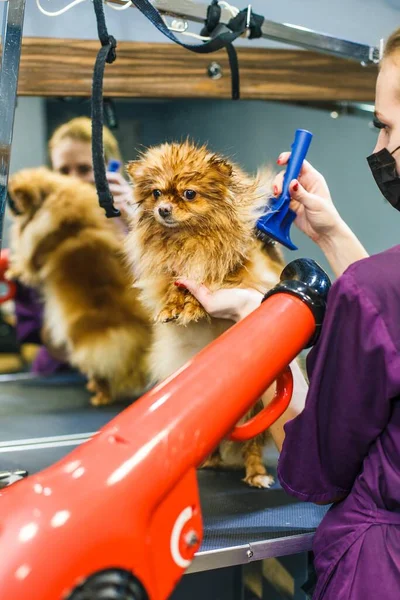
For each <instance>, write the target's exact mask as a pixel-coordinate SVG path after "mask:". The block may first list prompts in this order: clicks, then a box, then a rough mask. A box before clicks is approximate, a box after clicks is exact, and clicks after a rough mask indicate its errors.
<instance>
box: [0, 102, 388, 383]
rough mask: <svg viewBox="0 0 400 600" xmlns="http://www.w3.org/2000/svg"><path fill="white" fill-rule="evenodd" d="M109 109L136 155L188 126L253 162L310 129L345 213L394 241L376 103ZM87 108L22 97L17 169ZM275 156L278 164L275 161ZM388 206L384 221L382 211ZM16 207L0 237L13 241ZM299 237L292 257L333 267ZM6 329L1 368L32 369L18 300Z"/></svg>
mask: <svg viewBox="0 0 400 600" xmlns="http://www.w3.org/2000/svg"><path fill="white" fill-rule="evenodd" d="M109 106H111V107H112V110H111V111H110V110H109V107H108V108H107V110H106V114H109V116H111V121H114V123H113V125H114V129H113V133H114V135H115V136H116V138H117V140H118V143H119V145H120V149H121V153H122V156H123V160H124V161H128V160H132V159H134V158H135V157H136V156H137V153H138V151H140V149H141V148H143V147H147V146H149V145H157V144H159V143H161V142H163V141H171V140H181V139H184V138H185V137H186V136H189V137H190V138H192V139H193V140H195V141H197V142H200V143H207V144H208V145H209V147H210V148H211V149H212V150H214V151H216V152H220V153H222V154H224V155H226V156H227V157H229V158H230V159H232V160H233V161H236V162H237V163H238V164H239V165H240V166H241V167H242V168H244V169H246V170H248V171H249V172H254V171H256V169H257V168H258V167H260V166H262V165H265V164H268V163H269V164H272V165H274V164H275V160H276V158H277V156H278V154H279V153H280V152H281V151H283V150H285V149H288V148H289V147H290V144H291V143H292V140H293V135H294V131H295V130H296V129H297V128H305V129H309V130H310V131H312V132H313V134H314V139H313V142H312V145H311V148H310V151H309V159H310V161H311V162H312V163H314V164H315V166H316V167H317V168H318V169H319V170H320V171H322V173H324V175H325V177H326V179H327V180H328V182H329V185H330V188H331V192H332V196H333V198H334V200H335V203H336V205H337V207H338V209H339V211H340V212H341V214H342V216H343V217H344V219H345V220H346V221H347V222H348V223H349V225H350V227H352V228H353V229H354V231H355V232H356V233H357V235H358V236H359V237H360V239H361V240H362V241H363V242H364V244H365V245H366V247H367V249H368V250H369V251H370V252H378V251H380V250H382V249H384V248H385V247H387V246H388V245H389V244H393V245H394V244H395V243H397V225H396V223H395V221H394V222H393V219H392V216H393V215H392V212H391V209H390V207H387V206H385V204H384V201H383V200H382V199H381V198H380V196H379V191H378V190H377V189H376V187H375V185H374V183H373V180H372V178H371V177H370V174H369V172H368V167H367V164H366V161H365V156H367V155H368V154H369V153H370V151H371V150H372V149H373V147H374V145H375V139H376V134H375V132H374V131H373V130H372V129H371V123H370V122H371V120H372V117H371V112H370V111H371V106H370V105H352V104H349V105H334V104H332V103H331V104H321V103H320V104H317V105H314V106H312V105H310V104H305V103H303V104H301V103H297V104H291V103H283V102H280V103H279V102H267V101H257V100H255V101H253V100H248V101H240V102H237V103H235V102H232V101H230V100H201V99H196V100H186V99H177V100H165V99H153V100H142V99H140V100H139V99H138V100H134V99H116V100H114V101H113V102H112V104H111V105H109ZM84 115H86V116H88V115H90V102H89V100H87V99H73V98H67V99H57V98H40V97H29V98H27V97H20V98H19V100H18V105H17V110H16V118H15V129H14V141H13V146H12V156H11V173H12V172H15V171H18V170H19V169H22V168H24V167H33V166H39V165H43V164H49V162H48V154H47V140H48V138H49V137H50V136H51V134H52V133H53V131H54V130H55V129H56V128H57V127H58V126H59V125H60V124H62V123H64V122H66V121H68V120H70V119H72V118H73V117H76V116H84ZM275 166H276V165H275ZM377 210H379V211H381V213H382V214H381V215H380V221H379V222H380V228H379V230H377V229H376V225H375V221H376V219H375V213H376V211H377ZM9 224H10V219H9V215H7V218H6V225H5V231H4V243H3V247H4V248H7V247H8V243H9V236H8V228H9ZM292 239H293V241H294V243H295V244H296V245H297V246H298V247H299V250H298V251H297V252H290V251H289V250H287V251H285V259H286V260H288V261H290V260H292V259H293V258H296V257H300V256H308V257H311V258H314V259H316V260H317V261H318V262H319V263H320V264H321V266H323V267H324V268H326V269H327V270H328V271H329V267H328V265H327V263H326V261H325V259H324V257H323V256H322V254H321V253H320V252H319V250H318V248H317V247H316V246H315V245H314V244H312V242H311V241H310V240H308V239H307V238H305V236H303V235H302V234H301V233H300V232H298V231H297V230H296V229H295V228H293V231H292ZM0 310H1V315H2V321H1V323H2V324H1V325H0V330H1V327H2V328H3V329H2V331H3V334H4V335H2V336H0V344H1V346H0V372H1V373H11V372H27V371H29V369H30V368H31V363H32V359H33V357H34V356H36V353H37V351H38V346H37V344H32V343H26V344H22V345H20V344H18V343H17V341H16V340H15V330H14V329H13V326H14V325H15V312H14V305H13V302H10V301H9V302H6V303H4V304H2V305H1V307H0Z"/></svg>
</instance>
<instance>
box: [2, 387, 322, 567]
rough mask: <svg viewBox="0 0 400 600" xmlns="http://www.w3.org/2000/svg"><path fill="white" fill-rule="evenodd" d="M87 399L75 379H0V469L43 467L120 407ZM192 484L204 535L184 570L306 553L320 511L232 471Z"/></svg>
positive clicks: (208, 475) (209, 473)
mask: <svg viewBox="0 0 400 600" xmlns="http://www.w3.org/2000/svg"><path fill="white" fill-rule="evenodd" d="M88 398H89V395H88V393H87V392H86V390H85V389H84V385H83V382H82V379H81V378H79V377H77V376H56V377H53V378H49V379H47V380H43V379H40V378H32V377H30V376H23V375H22V376H18V375H17V376H1V375H0V470H9V469H15V468H22V469H26V470H27V471H29V472H30V473H33V472H35V471H38V470H40V469H43V468H44V467H46V466H48V465H50V464H52V463H54V462H55V461H57V460H58V459H60V458H61V457H62V456H65V455H66V454H67V453H68V452H69V451H71V450H72V449H73V448H74V447H76V445H77V444H78V443H80V442H81V440H83V439H86V438H87V437H89V436H90V435H91V434H93V433H94V432H95V431H97V430H98V429H99V428H100V427H102V426H103V425H104V424H106V423H107V422H108V421H110V419H112V417H113V416H114V415H116V414H117V413H118V412H119V411H121V410H122V409H123V408H124V405H123V404H116V405H113V406H108V407H102V408H93V407H91V406H90V405H89V401H88ZM275 460H276V457H275ZM270 471H272V472H274V467H273V463H272V467H271V468H270ZM198 481H199V486H200V496H201V505H202V512H203V519H204V534H205V536H204V542H203V545H202V547H201V549H200V551H199V552H198V554H197V557H196V559H195V560H194V561H193V563H192V565H191V567H190V568H189V572H192V573H193V572H196V571H205V570H209V569H215V568H219V567H228V566H232V565H238V564H245V563H247V562H249V561H254V560H261V559H264V558H270V557H274V556H283V555H287V554H296V553H298V552H304V551H307V550H310V549H311V541H312V536H313V534H314V531H315V529H316V527H317V526H318V524H319V523H320V521H321V519H322V517H323V515H324V514H325V512H326V508H325V507H318V506H314V505H312V504H306V503H302V502H298V501H297V500H295V499H294V498H291V497H289V496H287V495H286V494H285V492H284V491H283V490H282V489H281V488H280V487H279V485H278V484H275V485H274V486H273V487H272V488H271V489H269V490H258V489H251V488H249V487H247V486H246V485H245V484H244V483H242V482H241V473H239V472H237V471H236V472H235V471H232V472H228V471H199V472H198Z"/></svg>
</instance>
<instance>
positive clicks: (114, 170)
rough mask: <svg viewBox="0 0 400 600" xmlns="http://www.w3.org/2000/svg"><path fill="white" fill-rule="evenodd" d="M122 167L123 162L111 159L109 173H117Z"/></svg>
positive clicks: (108, 166)
mask: <svg viewBox="0 0 400 600" xmlns="http://www.w3.org/2000/svg"><path fill="white" fill-rule="evenodd" d="M120 167H121V161H120V160H117V159H116V158H111V159H110V160H109V161H108V165H107V171H109V172H111V173H117V171H119V169H120Z"/></svg>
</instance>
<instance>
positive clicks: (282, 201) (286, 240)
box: [256, 129, 313, 250]
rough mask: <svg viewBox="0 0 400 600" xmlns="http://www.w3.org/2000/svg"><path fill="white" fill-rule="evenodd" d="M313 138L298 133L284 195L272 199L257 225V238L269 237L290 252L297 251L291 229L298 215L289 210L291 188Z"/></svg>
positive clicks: (289, 164) (285, 179)
mask: <svg viewBox="0 0 400 600" xmlns="http://www.w3.org/2000/svg"><path fill="white" fill-rule="evenodd" d="M312 137H313V134H312V133H310V132H309V131H307V130H305V129H297V131H296V135H295V138H294V142H293V144H292V153H291V155H290V159H289V162H288V165H287V169H286V173H285V177H284V179H283V187H282V194H281V195H280V196H279V198H271V200H270V202H269V205H268V212H267V213H266V214H265V215H263V216H262V217H260V218H259V219H258V221H257V224H256V228H257V237H258V238H259V239H261V240H262V241H264V240H265V238H267V237H269V238H272V239H274V240H276V241H277V242H279V243H280V244H283V245H284V246H286V248H289V250H297V246H295V245H294V244H293V242H292V240H291V239H290V227H291V225H292V223H293V221H294V219H295V218H296V213H295V212H294V211H293V210H292V209H291V208H289V204H290V194H289V186H290V183H291V182H292V181H293V179H297V178H298V176H299V173H300V170H301V167H302V165H303V161H304V159H305V157H306V155H307V152H308V149H309V147H310V144H311V140H312ZM263 238H264V239H263Z"/></svg>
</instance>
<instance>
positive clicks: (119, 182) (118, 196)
mask: <svg viewBox="0 0 400 600" xmlns="http://www.w3.org/2000/svg"><path fill="white" fill-rule="evenodd" d="M107 181H108V185H109V187H110V192H111V193H112V195H113V198H114V205H115V207H116V208H118V210H119V211H120V212H121V218H122V220H123V221H124V222H129V220H130V217H131V216H132V215H133V213H134V211H135V207H134V206H133V198H132V188H131V186H130V185H129V183H128V182H127V181H126V179H124V178H123V177H122V175H121V173H114V172H110V171H107Z"/></svg>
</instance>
